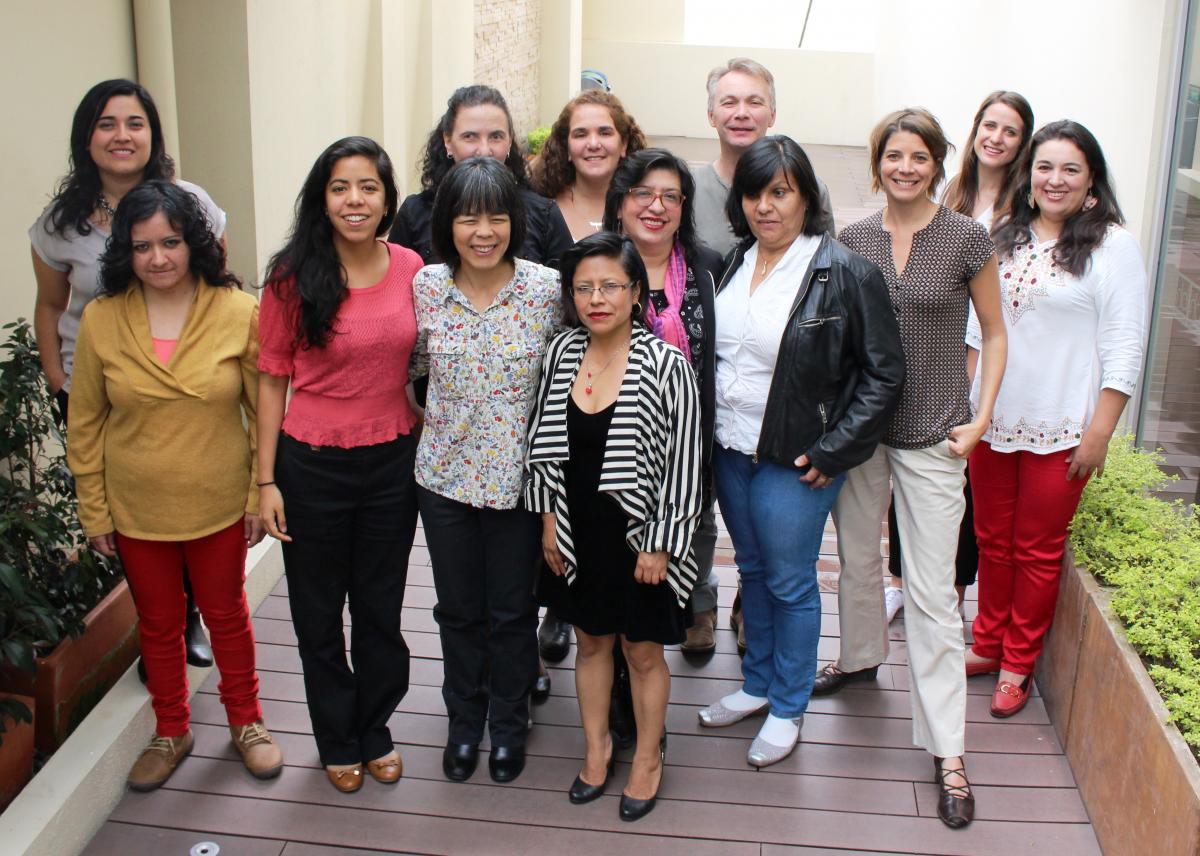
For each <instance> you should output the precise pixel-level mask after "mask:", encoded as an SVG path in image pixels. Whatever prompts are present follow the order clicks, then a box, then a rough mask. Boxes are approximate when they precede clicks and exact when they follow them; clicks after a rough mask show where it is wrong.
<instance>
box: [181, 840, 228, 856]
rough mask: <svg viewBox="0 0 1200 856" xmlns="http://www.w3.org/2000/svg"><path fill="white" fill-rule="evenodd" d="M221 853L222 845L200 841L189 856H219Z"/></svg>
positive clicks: (193, 846)
mask: <svg viewBox="0 0 1200 856" xmlns="http://www.w3.org/2000/svg"><path fill="white" fill-rule="evenodd" d="M220 852H221V845H220V844H217V842H215V841H200V842H198V843H196V844H193V845H192V849H191V851H190V852H189V856H217V854H218V853H220Z"/></svg>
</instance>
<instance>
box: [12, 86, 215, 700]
mask: <svg viewBox="0 0 1200 856" xmlns="http://www.w3.org/2000/svg"><path fill="white" fill-rule="evenodd" d="M69 163H70V169H69V171H68V172H67V174H66V176H65V177H64V178H63V179H62V182H61V183H60V184H59V186H58V190H57V192H56V193H55V194H54V198H53V199H51V200H50V204H49V205H48V206H46V210H44V211H43V212H42V213H41V215H40V216H39V217H38V219H37V222H35V223H34V224H33V225H32V226H30V227H29V241H30V244H31V246H32V255H33V274H34V278H35V279H36V280H37V303H36V304H35V306H34V310H33V327H34V332H35V333H36V335H37V343H38V353H39V354H40V356H41V361H42V371H43V372H44V373H45V375H46V382H47V383H48V384H49V385H50V391H51V392H52V393H54V397H55V399H56V401H57V402H58V408H59V412H60V413H61V415H62V419H63V421H64V422H65V421H66V419H67V410H68V396H69V392H70V389H71V368H72V366H73V364H74V360H75V340H76V339H77V337H78V336H79V321H80V318H82V317H83V308H84V307H85V306H87V304H88V303H89V302H90V301H91V300H92V298H94V297H95V296H96V291H97V288H98V287H99V283H100V257H101V255H103V254H104V244H105V242H106V241H107V240H108V237H109V232H110V230H111V229H112V218H113V215H114V213H115V211H116V207H117V205H118V204H120V202H121V199H122V198H123V197H124V196H125V194H126V193H128V192H129V191H130V190H132V189H133V188H135V187H137V186H138V185H139V184H141V183H142V182H143V181H150V180H153V179H161V180H164V181H174V182H175V184H177V185H178V186H179V187H181V188H183V189H184V190H186V191H188V192H189V193H191V194H192V195H194V196H195V197H196V198H197V199H198V200H199V201H200V208H201V213H202V214H203V216H204V219H205V220H206V221H207V224H208V228H209V229H211V230H212V232H213V234H214V235H216V236H217V238H218V239H222V240H223V237H222V236H223V235H224V234H225V212H224V211H222V210H221V209H220V208H218V207H217V204H216V203H215V202H213V200H212V197H210V196H209V195H208V194H207V193H205V192H204V189H203V188H201V187H198V186H197V185H195V184H192V183H190V182H187V181H184V180H183V179H180V178H176V177H175V164H174V162H172V160H171V158H170V156H169V155H168V154H167V152H166V144H165V142H164V140H163V132H162V123H161V122H160V121H159V118H158V109H157V108H156V107H155V106H154V99H153V98H151V97H150V93H149V92H147V91H146V90H145V89H144V88H143V87H142V86H139V85H138V84H136V83H134V82H133V81H132V80H125V79H121V78H118V79H115V80H104V81H101V82H100V83H97V84H96V85H95V86H93V87H92V88H91V89H89V90H88V91H87V94H85V95H84V96H83V100H82V101H80V102H79V106H78V107H77V108H76V109H75V117H74V119H73V120H72V122H71V137H70V154H69ZM183 579H184V588H185V590H186V591H187V592H188V607H187V616H188V619H187V629H186V630H185V632H184V638H185V640H186V643H187V656H188V663H189V664H191V665H193V666H202V667H204V666H211V665H212V650H211V649H210V648H209V645H208V640H207V639H205V638H204V629H203V628H202V627H201V626H200V613H199V612H198V611H197V610H196V604H195V602H194V601H193V599H192V595H191V589H190V587H189V583H188V575H187V572H186V571H184V577H183ZM144 664H145V661H142V663H140V664H139V667H141V666H144ZM143 680H145V675H144V673H143Z"/></svg>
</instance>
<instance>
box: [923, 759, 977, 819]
mask: <svg viewBox="0 0 1200 856" xmlns="http://www.w3.org/2000/svg"><path fill="white" fill-rule="evenodd" d="M943 760H944V759H942V758H934V759H933V770H934V778H933V780H934V781H935V782H936V783H937V784H938V786H939V787H940V788H941V790H940V791H939V793H938V807H937V813H938V817H939V818H941V820H942V823H944V824H946V826H948V827H950V828H951V829H962V828H963V827H964V826H966V825H967V824H969V823H970V822H971V821H972V820H974V819H975V795H974V794H972V793H971V783H970V782H969V781H967V770H966V768H965V767H964V768H963V769H961V770H947V769H945V768H944V767H943V766H942V761H943ZM955 773H958V774H959V775H960V776H962V779H963V781H964V782H967V783H966V785H950V784H947V782H946V778H947V777H948V776H953V775H954V774H955Z"/></svg>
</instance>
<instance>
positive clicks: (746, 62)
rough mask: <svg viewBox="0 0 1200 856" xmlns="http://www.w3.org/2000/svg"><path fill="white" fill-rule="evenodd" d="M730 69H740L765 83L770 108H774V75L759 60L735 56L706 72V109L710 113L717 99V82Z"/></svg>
mask: <svg viewBox="0 0 1200 856" xmlns="http://www.w3.org/2000/svg"><path fill="white" fill-rule="evenodd" d="M731 71H740V72H741V73H742V74H748V75H750V76H751V77H757V78H758V79H759V80H761V81H762V82H763V83H765V84H767V96H768V97H769V98H770V101H771V110H774V109H775V76H774V75H773V74H771V72H769V71H767V67H766V66H765V65H763V64H762V63H761V62H755V61H754V60H752V59H750V58H749V57H744V56H735V57H734V58H733V59H731V60H730V61H729V62H727V63H725V64H724V65H718V66H717V67H716V68H714V69H713V70H712V71H710V72H709V73H708V110H709V112H710V113H711V112H712V108H713V104H714V103H715V102H716V100H717V84H718V83H720V82H721V78H722V77H724V76H725V75H727V74H729V72H731Z"/></svg>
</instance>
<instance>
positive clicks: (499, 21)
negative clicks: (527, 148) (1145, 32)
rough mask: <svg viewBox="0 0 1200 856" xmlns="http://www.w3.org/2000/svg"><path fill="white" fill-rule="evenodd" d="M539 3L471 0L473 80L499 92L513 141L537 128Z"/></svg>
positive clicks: (512, 0)
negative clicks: (505, 104) (509, 117)
mask: <svg viewBox="0 0 1200 856" xmlns="http://www.w3.org/2000/svg"><path fill="white" fill-rule="evenodd" d="M541 18H542V0H508V2H506V3H497V2H496V1H495V0H475V80H476V82H478V83H486V84H487V85H488V86H494V87H496V88H497V89H499V90H500V91H501V92H502V93H504V99H505V101H507V102H508V110H509V112H510V113H511V114H512V117H513V126H514V127H515V128H516V133H517V139H518V140H524V139H525V135H526V134H528V133H529V132H530V131H532V130H533V129H534V128H536V127H537V125H538V110H539V107H540V101H539V98H540V96H539V63H538V47H539V45H540V44H541V23H542V22H541Z"/></svg>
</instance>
